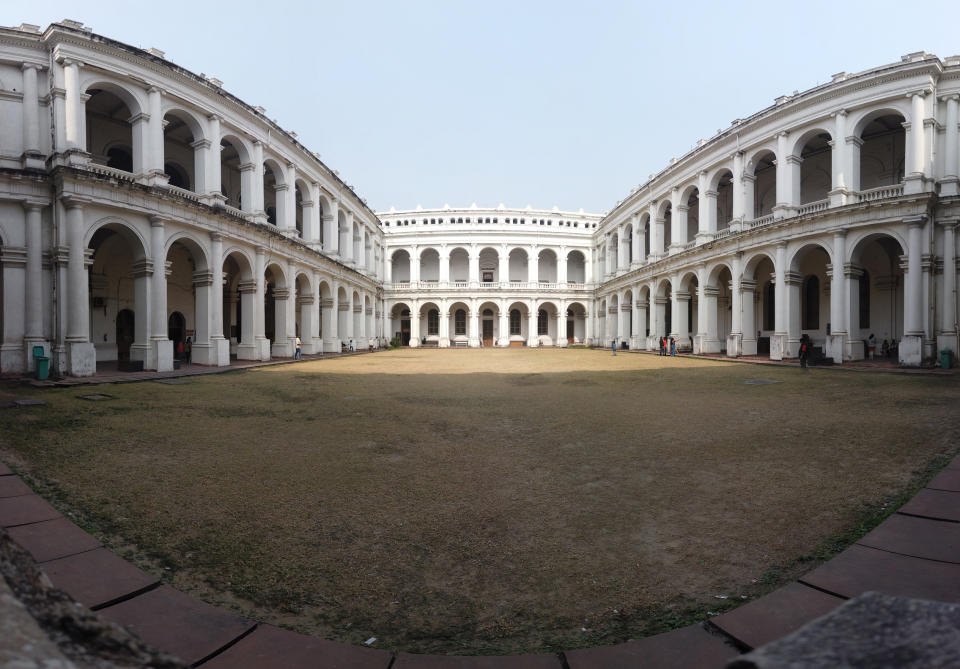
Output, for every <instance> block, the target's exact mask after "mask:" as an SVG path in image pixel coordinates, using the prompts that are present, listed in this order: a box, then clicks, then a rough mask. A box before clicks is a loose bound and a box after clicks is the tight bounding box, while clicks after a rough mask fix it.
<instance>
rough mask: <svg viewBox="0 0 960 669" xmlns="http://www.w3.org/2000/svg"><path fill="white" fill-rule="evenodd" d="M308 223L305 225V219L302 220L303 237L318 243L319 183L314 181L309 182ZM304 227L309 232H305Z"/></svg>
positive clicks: (319, 223) (312, 242) (319, 222)
mask: <svg viewBox="0 0 960 669" xmlns="http://www.w3.org/2000/svg"><path fill="white" fill-rule="evenodd" d="M309 212H310V225H309V226H307V223H306V221H304V228H305V229H304V239H305V240H306V241H308V242H310V243H311V244H318V243H319V242H320V225H321V221H320V184H318V183H317V182H316V181H314V182H313V183H311V184H310V209H309ZM306 228H309V230H310V232H309V234H307V230H306Z"/></svg>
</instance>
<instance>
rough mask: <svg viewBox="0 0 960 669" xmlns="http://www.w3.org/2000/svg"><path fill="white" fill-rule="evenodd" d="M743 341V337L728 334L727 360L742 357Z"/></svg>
mask: <svg viewBox="0 0 960 669" xmlns="http://www.w3.org/2000/svg"><path fill="white" fill-rule="evenodd" d="M742 341H743V335H740V334H733V333H731V334H728V335H727V357H728V358H739V357H740V356H741V355H743V352H742V349H743V347H742V346H741V343H742Z"/></svg>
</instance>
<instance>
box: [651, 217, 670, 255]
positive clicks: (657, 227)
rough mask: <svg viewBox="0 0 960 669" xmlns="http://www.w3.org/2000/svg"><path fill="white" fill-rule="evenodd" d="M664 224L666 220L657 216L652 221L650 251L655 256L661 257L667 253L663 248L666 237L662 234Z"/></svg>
mask: <svg viewBox="0 0 960 669" xmlns="http://www.w3.org/2000/svg"><path fill="white" fill-rule="evenodd" d="M651 220H654V219H651ZM665 224H666V219H665V218H662V217H660V216H657V218H656V219H655V220H654V226H653V234H652V235H651V236H650V246H651V247H652V248H651V250H650V251H651V253H652V254H654V255H656V256H661V255H663V254H664V253H666V251H667V250H666V249H665V248H664V244H665V243H666V237H665V236H664V234H663V226H664V225H665Z"/></svg>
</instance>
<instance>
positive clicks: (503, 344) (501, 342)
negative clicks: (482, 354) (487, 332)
mask: <svg viewBox="0 0 960 669" xmlns="http://www.w3.org/2000/svg"><path fill="white" fill-rule="evenodd" d="M497 346H499V347H500V348H507V347H509V346H510V338H509V337H500V339H498V340H497Z"/></svg>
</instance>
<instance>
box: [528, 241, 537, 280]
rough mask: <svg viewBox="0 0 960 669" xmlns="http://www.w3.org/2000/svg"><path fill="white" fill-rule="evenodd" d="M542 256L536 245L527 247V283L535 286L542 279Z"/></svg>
mask: <svg viewBox="0 0 960 669" xmlns="http://www.w3.org/2000/svg"><path fill="white" fill-rule="evenodd" d="M539 264H540V256H539V254H538V252H537V247H536V246H531V247H529V248H528V249H527V285H528V286H529V287H531V288H532V287H533V286H536V285H537V282H538V281H539V280H540V272H539V270H540V267H539Z"/></svg>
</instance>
